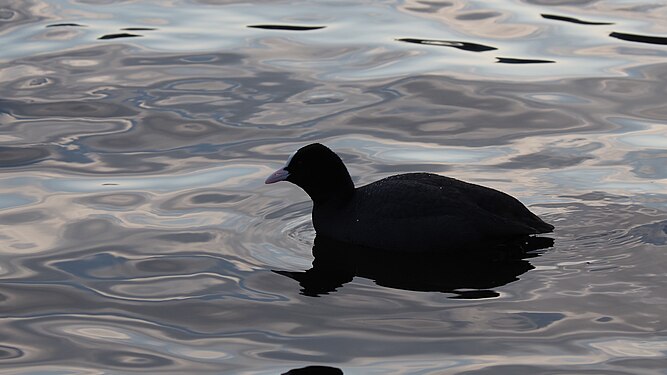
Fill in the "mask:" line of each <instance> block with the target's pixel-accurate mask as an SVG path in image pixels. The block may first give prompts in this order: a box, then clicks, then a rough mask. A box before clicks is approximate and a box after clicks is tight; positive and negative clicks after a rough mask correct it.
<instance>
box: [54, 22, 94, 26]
mask: <svg viewBox="0 0 667 375" xmlns="http://www.w3.org/2000/svg"><path fill="white" fill-rule="evenodd" d="M46 27H86V25H82V24H79V23H67V22H66V23H52V24H50V25H46Z"/></svg>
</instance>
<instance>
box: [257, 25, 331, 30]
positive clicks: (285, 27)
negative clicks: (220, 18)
mask: <svg viewBox="0 0 667 375" xmlns="http://www.w3.org/2000/svg"><path fill="white" fill-rule="evenodd" d="M248 27H250V28H253V29H265V30H289V31H309V30H319V29H324V28H325V27H326V26H298V25H271V24H267V25H248Z"/></svg>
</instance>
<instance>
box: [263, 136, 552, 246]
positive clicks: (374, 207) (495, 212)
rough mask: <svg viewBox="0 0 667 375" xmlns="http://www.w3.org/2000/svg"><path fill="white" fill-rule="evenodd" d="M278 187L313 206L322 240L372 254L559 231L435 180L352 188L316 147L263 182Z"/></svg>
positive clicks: (509, 201) (500, 202) (421, 176)
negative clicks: (286, 185)
mask: <svg viewBox="0 0 667 375" xmlns="http://www.w3.org/2000/svg"><path fill="white" fill-rule="evenodd" d="M278 181H289V182H291V183H293V184H295V185H297V186H299V187H300V188H301V189H303V190H304V191H305V192H306V193H307V194H308V195H309V196H310V198H311V199H312V200H313V212H312V219H313V226H314V227H315V232H316V233H317V235H318V236H323V237H326V238H330V239H333V240H336V241H342V242H346V243H350V244H355V245H360V246H365V247H370V248H375V249H386V250H392V251H401V252H406V251H415V252H440V251H447V252H454V251H457V250H463V249H470V248H479V247H480V246H483V245H484V244H487V243H494V244H495V243H500V242H503V241H516V240H517V239H518V238H521V237H526V236H530V235H533V234H539V233H547V232H551V231H552V230H553V229H554V227H553V226H552V225H550V224H547V223H545V222H544V221H542V220H541V219H540V218H539V217H537V216H536V215H535V214H533V213H532V212H530V211H529V210H528V209H527V208H526V207H525V206H524V205H523V204H522V203H521V202H519V201H518V200H517V199H515V198H513V197H511V196H509V195H507V194H505V193H503V192H500V191H498V190H494V189H491V188H488V187H484V186H480V185H475V184H471V183H467V182H463V181H459V180H456V179H454V178H450V177H445V176H440V175H437V174H433V173H406V174H399V175H395V176H391V177H387V178H383V179H381V180H379V181H376V182H373V183H371V184H368V185H365V186H361V187H358V188H355V187H354V183H353V182H352V178H351V177H350V174H349V172H348V171H347V168H346V167H345V164H343V161H342V160H341V159H340V157H339V156H338V155H336V153H334V152H333V151H331V150H330V149H329V148H327V147H326V146H324V145H322V144H319V143H313V144H310V145H308V146H304V147H302V148H301V149H299V150H298V151H297V152H295V153H294V154H292V156H290V158H289V159H288V160H287V163H286V164H285V166H284V167H283V168H281V169H278V170H277V171H275V172H274V173H273V174H271V175H270V176H269V177H268V178H267V179H266V183H267V184H272V183H275V182H278Z"/></svg>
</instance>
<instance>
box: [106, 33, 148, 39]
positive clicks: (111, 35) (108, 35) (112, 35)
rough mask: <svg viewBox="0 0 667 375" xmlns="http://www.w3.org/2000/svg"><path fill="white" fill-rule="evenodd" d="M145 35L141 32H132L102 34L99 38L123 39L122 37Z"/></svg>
mask: <svg viewBox="0 0 667 375" xmlns="http://www.w3.org/2000/svg"><path fill="white" fill-rule="evenodd" d="M142 36H143V35H139V34H130V33H117V34H106V35H102V36H101V37H99V38H97V39H99V40H108V39H121V38H138V37H142Z"/></svg>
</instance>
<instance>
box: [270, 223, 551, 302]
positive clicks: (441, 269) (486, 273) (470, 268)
mask: <svg viewBox="0 0 667 375" xmlns="http://www.w3.org/2000/svg"><path fill="white" fill-rule="evenodd" d="M552 245H553V239H551V238H547V237H525V238H521V239H519V240H516V241H513V242H511V243H502V244H489V245H488V246H485V247H484V248H475V249H466V250H465V251H461V254H459V255H457V256H456V257H453V256H451V255H448V256H443V255H439V254H414V253H412V254H410V253H391V252H386V251H381V250H376V249H368V248H363V247H359V246H353V245H349V244H345V243H341V242H337V241H333V240H329V239H326V238H323V237H319V236H318V237H316V238H315V245H314V246H313V255H314V256H315V260H314V261H313V266H312V268H311V269H309V270H307V271H304V272H290V271H274V272H276V273H278V274H280V275H284V276H287V277H290V278H292V279H294V280H296V281H298V282H299V285H300V286H301V287H302V289H301V293H302V294H303V295H306V296H313V297H317V296H320V295H323V294H329V293H331V292H334V291H336V290H337V289H338V288H340V287H342V286H343V285H344V284H346V283H348V282H350V281H352V279H353V278H354V277H363V278H367V279H370V280H373V281H375V283H376V284H377V285H381V286H385V287H389V288H396V289H404V290H413V291H422V292H443V293H453V294H455V296H454V298H467V299H474V298H490V297H496V296H498V295H499V294H498V293H497V292H495V291H493V290H492V289H493V288H497V287H499V286H503V285H506V284H508V283H510V282H513V281H516V280H518V277H519V276H520V275H521V274H523V273H525V272H527V271H529V270H531V269H533V268H534V267H533V266H532V265H531V264H530V262H529V261H528V259H530V258H534V257H537V256H539V255H540V254H541V252H540V251H539V250H541V249H546V248H548V247H551V246H552Z"/></svg>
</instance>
